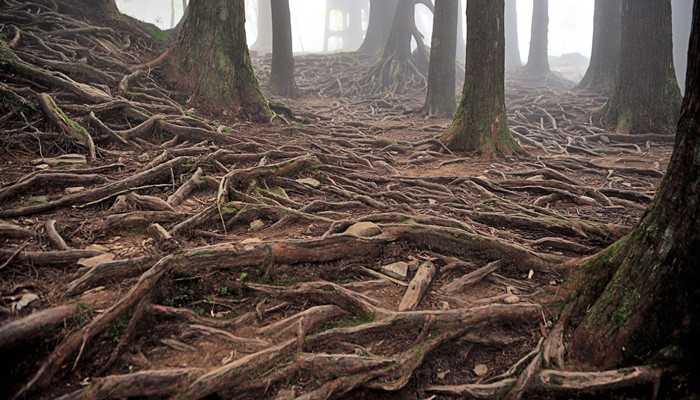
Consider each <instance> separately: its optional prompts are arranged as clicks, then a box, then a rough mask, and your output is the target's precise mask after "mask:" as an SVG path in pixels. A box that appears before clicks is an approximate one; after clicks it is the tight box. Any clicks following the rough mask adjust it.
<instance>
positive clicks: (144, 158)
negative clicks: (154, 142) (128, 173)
mask: <svg viewBox="0 0 700 400" xmlns="http://www.w3.org/2000/svg"><path fill="white" fill-rule="evenodd" d="M136 159H137V160H139V162H147V161H148V160H150V159H151V157H150V156H149V155H148V153H143V154H141V155H140V156H138V158H136Z"/></svg>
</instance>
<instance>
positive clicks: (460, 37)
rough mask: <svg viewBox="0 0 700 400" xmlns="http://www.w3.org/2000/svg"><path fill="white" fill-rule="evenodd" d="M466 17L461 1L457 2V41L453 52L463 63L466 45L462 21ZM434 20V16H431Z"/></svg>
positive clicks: (465, 55)
mask: <svg viewBox="0 0 700 400" xmlns="http://www.w3.org/2000/svg"><path fill="white" fill-rule="evenodd" d="M433 14H434V13H433ZM466 16H467V12H466V10H464V7H462V1H461V0H458V1H457V41H456V43H455V50H456V54H457V58H458V59H459V60H462V61H464V59H465V58H466V57H467V43H466V42H465V41H464V33H463V32H464V21H465V18H466ZM433 18H435V15H433ZM431 46H432V44H431Z"/></svg>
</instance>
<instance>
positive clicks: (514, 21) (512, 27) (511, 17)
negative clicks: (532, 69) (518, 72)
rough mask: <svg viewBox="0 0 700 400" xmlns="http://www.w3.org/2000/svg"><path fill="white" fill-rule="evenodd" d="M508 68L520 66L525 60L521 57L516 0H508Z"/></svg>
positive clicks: (506, 17) (506, 18) (506, 19)
mask: <svg viewBox="0 0 700 400" xmlns="http://www.w3.org/2000/svg"><path fill="white" fill-rule="evenodd" d="M505 21H506V70H508V69H514V68H520V67H522V66H523V61H522V60H521V59H520V47H518V46H519V45H518V11H517V7H516V3H515V0H506V16H505Z"/></svg>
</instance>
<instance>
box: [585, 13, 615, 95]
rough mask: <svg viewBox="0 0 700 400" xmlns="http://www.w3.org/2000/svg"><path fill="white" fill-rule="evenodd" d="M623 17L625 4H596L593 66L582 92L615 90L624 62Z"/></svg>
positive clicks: (587, 72) (592, 53)
mask: <svg viewBox="0 0 700 400" xmlns="http://www.w3.org/2000/svg"><path fill="white" fill-rule="evenodd" d="M621 14H622V0H596V1H595V11H594V15H593V49H592V50H591V62H590V63H589V64H588V69H587V70H586V75H584V76H583V79H581V82H579V84H578V86H577V88H578V89H592V90H610V89H612V87H613V84H614V83H615V74H616V73H617V63H618V60H619V58H620V29H621V27H620V17H621Z"/></svg>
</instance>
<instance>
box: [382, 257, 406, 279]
mask: <svg viewBox="0 0 700 400" xmlns="http://www.w3.org/2000/svg"><path fill="white" fill-rule="evenodd" d="M379 271H380V272H381V273H383V274H385V275H388V276H390V277H392V278H394V279H398V280H401V281H405V280H406V277H407V276H408V264H407V263H405V262H403V261H399V262H395V263H393V264H388V265H382V267H381V268H379Z"/></svg>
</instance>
